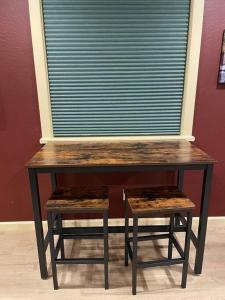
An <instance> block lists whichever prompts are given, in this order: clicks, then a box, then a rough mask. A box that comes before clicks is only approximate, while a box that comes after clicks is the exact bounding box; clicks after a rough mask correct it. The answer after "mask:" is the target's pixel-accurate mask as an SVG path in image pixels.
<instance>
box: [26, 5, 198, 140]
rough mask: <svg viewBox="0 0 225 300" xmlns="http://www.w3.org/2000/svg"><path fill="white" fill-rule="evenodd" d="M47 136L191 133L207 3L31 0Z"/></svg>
mask: <svg viewBox="0 0 225 300" xmlns="http://www.w3.org/2000/svg"><path fill="white" fill-rule="evenodd" d="M29 7H30V18H31V30H32V40H33V50H34V60H35V70H36V78H37V86H38V97H39V106H40V116H41V126H42V139H41V142H46V141H49V140H73V139H79V138H81V139H84V138H86V139H92V138H95V139H97V138H123V139H124V137H130V138H137V137H141V138H142V139H143V138H156V137H157V138H159V137H161V138H163V139H165V138H187V139H189V140H193V137H192V122H193V114H194V102H195V93H196V83H197V73H198V60H199V52H200V41H201V30H202V19H203V8H204V1H203V0H192V1H189V0H182V1H180V0H171V1H166V0H139V1H136V0H123V1H120V0H113V1H105V0H92V1H91V0H73V1H71V0H63V1H62V0H42V1H39V0H38V1H32V0H30V1H29Z"/></svg>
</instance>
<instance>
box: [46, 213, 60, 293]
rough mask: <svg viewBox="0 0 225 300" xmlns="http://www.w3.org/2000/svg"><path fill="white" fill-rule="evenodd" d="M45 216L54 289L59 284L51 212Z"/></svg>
mask: <svg viewBox="0 0 225 300" xmlns="http://www.w3.org/2000/svg"><path fill="white" fill-rule="evenodd" d="M47 218H48V232H49V243H50V254H51V264H52V277H53V285H54V289H55V290H57V289H58V288H59V286H58V280H57V269H56V263H55V246H54V236H53V221H52V214H51V213H48V217H47Z"/></svg>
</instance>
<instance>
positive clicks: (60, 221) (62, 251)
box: [57, 214, 65, 259]
mask: <svg viewBox="0 0 225 300" xmlns="http://www.w3.org/2000/svg"><path fill="white" fill-rule="evenodd" d="M57 225H58V230H59V236H60V239H61V240H60V252H61V258H62V259H64V258H65V250H64V239H63V238H62V237H61V235H62V215H61V214H58V222H57Z"/></svg>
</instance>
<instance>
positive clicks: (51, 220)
mask: <svg viewBox="0 0 225 300" xmlns="http://www.w3.org/2000/svg"><path fill="white" fill-rule="evenodd" d="M84 212H87V211H81V210H80V211H79V213H84ZM76 213H77V212H76ZM89 213H90V211H89ZM91 213H100V212H99V210H96V211H95V210H92V211H91ZM101 213H103V228H102V229H103V232H102V233H90V234H67V233H63V227H62V217H61V214H59V213H57V215H56V216H55V213H54V212H48V213H47V220H48V232H49V243H50V254H51V265H52V277H53V285H54V289H55V290H56V289H58V288H59V285H58V279H57V268H56V266H57V264H104V281H105V282H104V284H105V289H108V288H109V279H108V261H109V253H108V251H109V250H108V249H109V246H108V209H107V210H104V211H103V212H101ZM66 214H69V213H68V212H67V213H66ZM55 218H57V219H58V222H56V226H57V227H58V230H57V231H58V235H59V238H58V241H57V243H56V245H55V242H54V224H55ZM64 239H102V240H104V257H103V258H91V257H90V258H65V252H64ZM59 251H60V252H61V258H58V256H59Z"/></svg>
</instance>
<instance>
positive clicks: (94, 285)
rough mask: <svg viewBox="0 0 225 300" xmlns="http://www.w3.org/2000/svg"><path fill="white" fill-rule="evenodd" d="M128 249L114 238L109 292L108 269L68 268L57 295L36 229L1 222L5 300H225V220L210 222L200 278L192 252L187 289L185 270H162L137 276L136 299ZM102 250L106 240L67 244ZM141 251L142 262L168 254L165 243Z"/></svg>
mask: <svg viewBox="0 0 225 300" xmlns="http://www.w3.org/2000/svg"><path fill="white" fill-rule="evenodd" d="M179 238H180V241H182V238H181V237H180V236H179ZM123 245H124V240H123V235H121V234H114V235H112V234H110V265H109V272H110V273H109V279H110V289H109V290H107V291H105V290H104V288H103V266H101V265H88V266H86V265H80V266H78V265H76V266H68V265H67V266H59V267H58V274H59V284H60V287H61V289H59V290H57V291H54V290H53V286H52V278H51V277H50V278H49V279H48V280H41V279H40V275H39V267H38V263H37V255H36V245H35V236H34V229H33V226H31V225H24V224H23V225H15V224H14V225H12V224H8V225H5V224H1V223H0V299H1V300H11V299H23V300H26V299H32V300H33V299H37V300H44V299H46V300H47V299H48V300H50V299H60V300H64V299H76V300H83V299H90V300H94V299H96V300H101V299H104V300H108V299H110V300H117V299H118V300H125V299H128V300H129V299H143V300H145V299H153V300H158V299H166V300H170V299H195V300H198V299H199V300H200V299H201V300H209V299H210V300H216V299H221V300H222V299H225V220H222V219H218V220H215V219H211V220H210V221H209V226H208V234H207V242H206V250H205V262H204V270H203V274H202V275H201V276H196V275H194V274H193V262H194V253H195V250H194V248H193V247H192V249H191V257H190V267H189V275H188V285H187V289H181V288H180V280H181V269H182V268H181V266H180V265H175V266H170V267H157V268H151V269H142V270H139V271H138V287H137V295H136V296H132V295H131V268H130V266H129V267H124V262H123V258H124V257H123V255H124V249H123ZM102 250H103V247H102V241H95V240H93V241H87V240H83V241H74V242H73V241H66V253H67V255H71V254H73V255H74V256H79V255H82V256H85V255H87V256H88V255H96V256H99V254H100V253H102ZM139 250H140V251H139V254H140V256H141V257H143V258H146V259H155V258H158V257H162V256H164V255H166V253H167V245H166V243H165V241H163V242H162V240H161V241H154V242H150V241H148V242H142V244H141V247H140V249H139ZM174 254H176V252H175V251H174ZM48 261H49V260H48ZM49 270H50V267H49Z"/></svg>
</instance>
